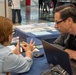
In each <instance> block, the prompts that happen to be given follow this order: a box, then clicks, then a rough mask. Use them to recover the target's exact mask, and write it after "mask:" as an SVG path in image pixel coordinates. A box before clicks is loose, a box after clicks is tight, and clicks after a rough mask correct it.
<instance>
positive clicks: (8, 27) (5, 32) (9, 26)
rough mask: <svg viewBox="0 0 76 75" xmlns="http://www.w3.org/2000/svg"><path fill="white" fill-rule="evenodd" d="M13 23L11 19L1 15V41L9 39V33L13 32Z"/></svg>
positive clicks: (2, 42)
mask: <svg viewBox="0 0 76 75" xmlns="http://www.w3.org/2000/svg"><path fill="white" fill-rule="evenodd" d="M12 30H13V23H12V21H11V20H10V19H8V18H5V17H3V16H0V43H1V44H4V42H8V41H9V35H11V34H12Z"/></svg>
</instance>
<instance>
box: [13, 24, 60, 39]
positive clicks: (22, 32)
mask: <svg viewBox="0 0 76 75" xmlns="http://www.w3.org/2000/svg"><path fill="white" fill-rule="evenodd" d="M14 30H15V35H14V36H19V37H20V38H27V37H31V38H38V39H40V40H43V39H45V40H47V39H54V38H57V37H58V36H59V35H60V33H59V32H58V30H57V29H55V28H54V23H50V24H48V23H38V24H30V25H22V26H16V27H15V28H14Z"/></svg>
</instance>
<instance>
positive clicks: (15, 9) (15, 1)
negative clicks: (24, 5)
mask: <svg viewBox="0 0 76 75" xmlns="http://www.w3.org/2000/svg"><path fill="white" fill-rule="evenodd" d="M21 1H22V0H12V6H11V8H12V22H13V24H15V23H16V13H17V17H18V23H19V24H21V21H22V18H21V7H20V2H21Z"/></svg>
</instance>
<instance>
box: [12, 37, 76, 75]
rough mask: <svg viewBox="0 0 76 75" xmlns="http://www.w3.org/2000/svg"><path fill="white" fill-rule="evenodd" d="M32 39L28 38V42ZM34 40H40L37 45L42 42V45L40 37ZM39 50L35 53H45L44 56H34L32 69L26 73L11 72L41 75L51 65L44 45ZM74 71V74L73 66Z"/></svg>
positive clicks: (75, 71)
mask: <svg viewBox="0 0 76 75" xmlns="http://www.w3.org/2000/svg"><path fill="white" fill-rule="evenodd" d="M30 39H31V38H28V39H27V42H29V40H30ZM34 41H36V42H37V41H39V42H37V44H36V45H40V43H41V45H42V42H41V41H40V40H39V39H37V38H35V39H34ZM39 50H40V52H35V53H44V57H41V58H34V57H33V65H32V67H31V69H30V71H28V72H25V73H21V74H17V73H11V75H40V74H41V72H43V71H45V70H47V69H49V68H50V66H49V64H48V62H47V59H46V56H45V52H44V49H43V47H42V48H40V49H39ZM35 53H34V54H35ZM34 54H33V55H34ZM23 55H25V53H23ZM73 73H74V74H73V75H76V69H75V68H73Z"/></svg>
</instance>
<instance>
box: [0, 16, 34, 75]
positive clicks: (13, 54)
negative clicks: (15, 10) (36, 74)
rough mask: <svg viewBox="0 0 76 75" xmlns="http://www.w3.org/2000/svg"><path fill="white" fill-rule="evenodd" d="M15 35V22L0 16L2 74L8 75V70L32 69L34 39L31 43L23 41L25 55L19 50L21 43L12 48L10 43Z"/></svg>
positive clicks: (0, 61) (0, 72)
mask: <svg viewBox="0 0 76 75" xmlns="http://www.w3.org/2000/svg"><path fill="white" fill-rule="evenodd" d="M12 37H13V23H12V21H11V20H10V19H8V18H5V17H2V16H0V75H6V74H7V72H16V73H23V72H27V71H29V70H30V68H31V66H32V64H33V59H32V51H33V50H34V44H35V42H33V40H31V41H30V43H29V44H28V43H26V42H23V43H24V44H25V45H26V47H25V46H22V48H23V49H24V50H25V54H26V56H25V57H23V56H22V55H21V54H20V51H19V43H18V44H17V46H16V48H15V50H13V51H12V50H11V49H10V48H9V47H8V45H10V43H11V40H12Z"/></svg>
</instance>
